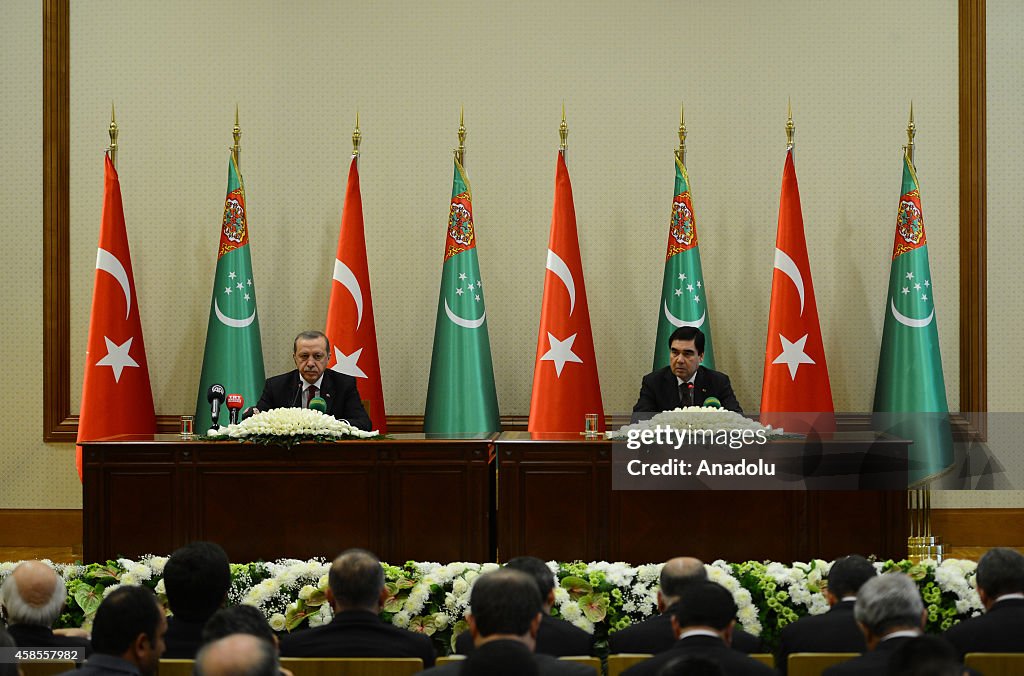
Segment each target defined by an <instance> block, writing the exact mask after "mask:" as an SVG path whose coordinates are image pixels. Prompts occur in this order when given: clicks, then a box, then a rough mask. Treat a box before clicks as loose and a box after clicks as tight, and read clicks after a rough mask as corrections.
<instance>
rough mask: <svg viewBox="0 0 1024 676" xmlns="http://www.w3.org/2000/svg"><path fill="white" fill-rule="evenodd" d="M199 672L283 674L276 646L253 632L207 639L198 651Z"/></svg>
mask: <svg viewBox="0 0 1024 676" xmlns="http://www.w3.org/2000/svg"><path fill="white" fill-rule="evenodd" d="M194 673H195V674H196V676H280V672H279V666H278V661H277V650H276V649H275V648H274V646H273V645H272V644H271V643H270V642H269V641H266V640H264V639H261V638H259V637H257V636H253V635H252V634H231V635H229V636H225V637H224V638H220V639H217V640H216V641H213V642H211V643H207V644H206V645H205V646H203V647H202V648H201V649H200V650H199V654H198V655H196V664H195V672H194Z"/></svg>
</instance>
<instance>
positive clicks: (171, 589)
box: [164, 542, 231, 660]
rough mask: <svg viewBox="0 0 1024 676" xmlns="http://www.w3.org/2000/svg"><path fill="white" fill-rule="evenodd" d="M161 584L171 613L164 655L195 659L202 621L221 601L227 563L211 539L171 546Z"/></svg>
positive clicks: (228, 582)
mask: <svg viewBox="0 0 1024 676" xmlns="http://www.w3.org/2000/svg"><path fill="white" fill-rule="evenodd" d="M164 587H165V588H166V590H167V605H169V606H170V607H171V614H172V617H171V618H170V619H169V620H168V621H167V638H166V642H167V652H166V653H165V654H164V657H165V658H167V659H182V660H191V659H195V656H196V653H197V652H199V648H200V646H202V644H203V625H204V624H206V621H207V620H209V619H210V617H211V616H212V615H213V614H214V613H216V612H217V609H218V608H220V607H221V606H222V605H224V601H226V600H227V597H228V589H229V588H230V587H231V564H230V563H228V555H227V553H226V552H225V551H224V549H223V548H222V547H221V546H220V545H218V544H216V543H214V542H190V543H188V544H187V545H185V546H184V547H179V548H178V549H176V550H174V552H173V553H172V554H171V556H170V558H169V559H167V564H166V565H165V566H164Z"/></svg>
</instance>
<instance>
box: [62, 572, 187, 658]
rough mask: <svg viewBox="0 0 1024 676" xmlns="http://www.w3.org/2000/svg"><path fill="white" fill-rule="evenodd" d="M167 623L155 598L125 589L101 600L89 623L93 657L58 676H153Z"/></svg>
mask: <svg viewBox="0 0 1024 676" xmlns="http://www.w3.org/2000/svg"><path fill="white" fill-rule="evenodd" d="M166 631H167V620H166V618H165V617H164V609H163V608H161V607H160V603H159V602H158V601H157V600H156V595H155V594H154V593H153V592H152V590H150V589H148V588H146V587H135V586H132V585H125V586H123V587H118V588H117V589H115V590H114V591H112V592H111V593H110V596H108V597H107V598H105V599H103V603H101V604H100V607H99V608H98V609H97V610H96V617H95V619H94V620H93V623H92V647H93V653H92V656H91V657H89V659H88V660H87V661H86V663H85V664H84V665H82V667H81V668H80V669H77V670H74V669H73V670H71V671H66V672H64V673H63V674H61V676H155V674H156V673H157V668H158V667H159V666H160V657H161V655H163V653H164V633H165V632H166Z"/></svg>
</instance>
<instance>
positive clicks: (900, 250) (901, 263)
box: [874, 153, 953, 484]
mask: <svg viewBox="0 0 1024 676" xmlns="http://www.w3.org/2000/svg"><path fill="white" fill-rule="evenodd" d="M903 160H904V162H903V188H902V190H901V191H900V192H901V195H900V206H899V211H898V213H897V215H896V237H895V240H894V243H893V249H892V267H891V269H890V272H889V293H888V296H887V298H886V299H885V327H884V329H883V331H882V350H881V354H880V355H879V359H878V379H877V380H876V381H875V403H874V411H875V412H876V413H889V414H891V415H885V416H880V418H882V419H883V420H887V421H888V422H887V423H885V425H884V426H885V427H886V428H887V430H888V431H889V432H891V433H893V434H896V435H897V436H901V437H903V438H905V439H911V440H913V442H914V443H913V445H912V446H911V447H910V468H909V479H910V483H912V484H915V483H920V482H921V481H924V480H927V479H929V478H931V477H934V476H935V475H937V474H939V473H941V472H942V471H944V470H945V469H946V468H948V467H949V466H950V465H951V464H952V462H953V437H952V434H951V431H950V426H949V415H948V413H949V407H948V405H947V403H946V384H945V381H944V379H943V377H942V357H941V356H940V354H939V331H938V327H937V326H936V320H935V299H934V294H933V292H934V287H933V285H932V276H931V272H930V270H929V266H928V242H927V238H926V237H925V230H924V216H923V215H922V212H921V192H920V187H919V185H918V182H917V174H916V173H915V171H914V165H913V163H912V162H911V160H910V157H909V156H907V154H906V153H904V156H903Z"/></svg>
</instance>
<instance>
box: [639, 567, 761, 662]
mask: <svg viewBox="0 0 1024 676" xmlns="http://www.w3.org/2000/svg"><path fill="white" fill-rule="evenodd" d="M735 624H736V602H735V601H733V599H732V594H730V593H729V590H727V589H726V588H725V587H723V586H722V585H719V584H716V583H714V582H697V583H694V584H690V585H687V586H686V588H685V589H683V591H682V593H681V594H680V598H679V603H677V604H675V605H673V606H672V630H673V631H674V632H675V635H676V637H677V639H678V640H677V641H676V642H675V645H673V646H672V647H671V648H670V649H669V650H666V651H665V652H663V653H661V654H658V655H655V656H654V657H652V658H651V659H649V660H645V661H643V662H641V663H640V664H637V665H635V666H633V667H630V668H629V669H627V670H626V671H625V674H627V675H628V676H656V674H658V672H659V671H660V670H661V669H662V668H663V667H665V666H666V665H668V664H669V663H671V662H673V661H674V660H676V659H679V658H681V657H691V656H692V657H700V658H706V659H708V660H711V661H712V662H714V663H715V664H717V665H718V666H719V667H721V669H722V671H723V672H725V673H726V674H730V676H733V675H735V676H762V675H768V674H774V673H776V672H775V670H774V669H772V668H771V667H768V666H765V665H764V664H761V663H760V662H758V661H757V660H755V659H753V658H751V657H749V656H747V655H744V654H742V653H740V652H738V651H736V650H733V649H732V648H730V647H729V643H730V641H731V640H732V632H733V626H734V625H735Z"/></svg>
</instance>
